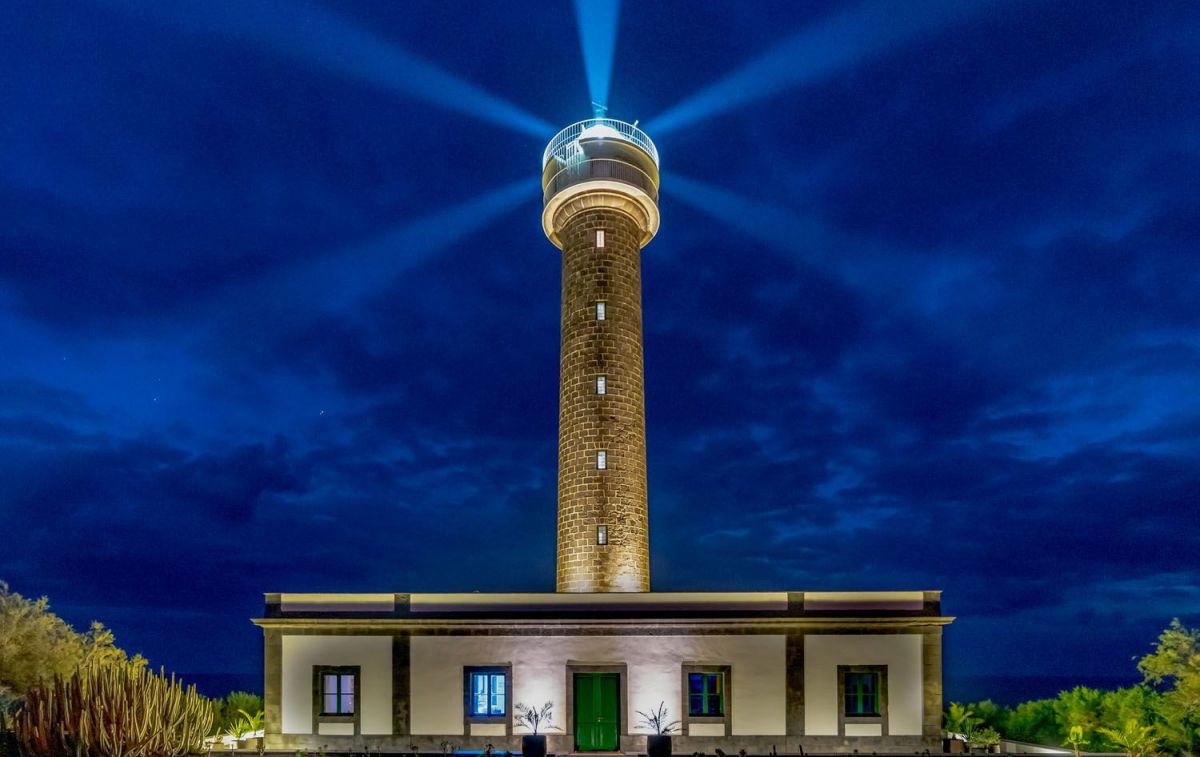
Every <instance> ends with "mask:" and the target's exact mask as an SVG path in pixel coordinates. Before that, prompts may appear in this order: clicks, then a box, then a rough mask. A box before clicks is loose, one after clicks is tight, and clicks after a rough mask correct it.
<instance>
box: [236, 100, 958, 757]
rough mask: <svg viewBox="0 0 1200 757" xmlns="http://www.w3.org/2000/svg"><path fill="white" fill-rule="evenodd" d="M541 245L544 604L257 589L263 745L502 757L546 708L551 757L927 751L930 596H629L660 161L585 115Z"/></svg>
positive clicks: (635, 563) (643, 491) (641, 495)
mask: <svg viewBox="0 0 1200 757" xmlns="http://www.w3.org/2000/svg"><path fill="white" fill-rule="evenodd" d="M542 186H543V189H544V211H543V216H542V225H543V229H544V230H545V232H546V235H547V237H548V238H549V239H550V241H551V242H552V243H553V244H554V245H555V246H557V247H558V248H559V249H561V250H562V260H563V264H562V265H563V268H562V270H563V275H562V333H561V338H562V344H561V347H562V354H561V361H560V394H559V457H558V466H559V471H558V550H557V557H558V566H557V580H556V588H557V591H556V592H555V593H545V594H478V593H473V594H268V595H267V601H266V607H265V611H264V613H263V617H261V618H258V619H256V620H255V621H254V622H255V623H256V624H257V625H258V626H260V627H261V628H262V630H263V635H264V642H265V647H264V649H265V676H264V686H265V692H264V693H265V711H266V718H265V746H266V748H267V749H287V750H306V751H316V750H320V749H323V748H324V749H330V750H334V751H344V750H345V751H369V750H370V749H376V750H383V751H398V752H400V751H402V752H413V751H418V752H436V751H444V750H446V749H451V748H452V749H455V750H458V751H471V750H484V749H486V748H487V747H488V746H489V745H490V746H492V747H493V748H494V749H496V750H501V751H502V750H512V751H519V749H520V741H521V739H520V737H521V736H522V735H524V734H526V733H528V732H529V731H528V729H526V728H523V727H520V726H518V725H517V724H516V718H515V715H516V713H517V712H518V710H519V709H520V708H521V707H522V706H528V707H533V708H537V709H541V708H543V707H544V706H546V705H549V707H550V711H551V713H552V717H551V722H550V724H549V728H543V729H542V732H543V733H546V734H547V736H548V741H549V744H548V746H549V750H550V751H551V752H553V753H559V754H562V753H567V752H610V753H615V752H631V753H638V752H645V751H646V737H647V736H649V735H652V734H653V733H654V732H655V731H654V729H653V727H652V724H651V723H650V722H648V718H647V715H649V714H651V713H654V712H658V711H660V710H662V711H665V715H666V720H667V721H668V722H674V721H678V724H677V726H676V728H675V731H674V733H675V736H676V737H675V743H674V750H675V752H677V753H684V754H688V753H692V752H702V753H712V752H715V751H716V750H717V749H721V750H724V751H725V752H727V753H736V752H738V751H739V750H742V749H744V750H746V751H747V752H749V753H756V754H768V753H773V752H781V753H786V752H792V753H795V752H800V751H802V750H804V751H855V750H856V751H860V752H865V751H871V752H887V751H893V752H912V751H920V750H924V749H934V748H937V747H938V745H939V741H940V736H941V717H942V668H941V650H942V645H941V640H942V628H943V627H944V626H945V625H946V624H948V623H950V622H951V620H952V619H951V618H948V617H945V616H943V615H942V612H941V596H940V593H939V592H935V591H896V592H852V593H841V592H740V593H705V592H700V593H667V592H651V591H650V559H649V531H648V517H647V516H648V498H647V487H646V442H645V438H646V432H645V413H644V399H643V372H642V371H643V363H642V308H641V248H642V247H643V246H644V245H645V244H646V243H648V242H649V241H650V240H651V239H652V238H653V237H654V235H655V233H656V232H657V231H658V225H659V215H658V186H659V173H658V152H657V149H656V148H655V146H654V144H653V143H652V142H651V141H650V139H649V138H648V137H647V136H646V135H645V134H644V133H642V132H641V131H640V130H638V129H637V128H636V127H635V126H631V125H629V124H625V123H622V122H620V121H614V120H611V119H602V118H597V119H590V120H588V121H584V122H580V123H578V124H574V125H572V126H570V127H567V128H566V129H564V130H563V131H562V132H560V133H559V134H558V135H557V136H556V137H555V138H554V139H553V140H552V141H551V142H550V145H549V146H548V147H547V148H546V152H545V155H544V156H543V172H542Z"/></svg>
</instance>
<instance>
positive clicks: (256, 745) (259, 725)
mask: <svg viewBox="0 0 1200 757" xmlns="http://www.w3.org/2000/svg"><path fill="white" fill-rule="evenodd" d="M238 712H239V713H241V715H242V719H241V723H240V727H241V731H242V732H241V734H240V735H239V736H238V741H241V742H244V743H243V744H242V748H243V749H261V747H262V743H263V740H262V736H261V735H260V734H261V733H262V729H263V711H262V710H259V711H258V712H256V713H254V714H253V715H251V714H250V713H248V712H246V711H245V710H241V709H239V710H238Z"/></svg>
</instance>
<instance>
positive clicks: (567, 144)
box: [542, 118, 658, 168]
mask: <svg viewBox="0 0 1200 757" xmlns="http://www.w3.org/2000/svg"><path fill="white" fill-rule="evenodd" d="M593 126H606V127H608V128H609V129H612V130H613V131H615V132H617V133H618V134H620V135H621V138H622V139H626V140H628V141H630V142H632V143H634V144H635V145H637V146H638V147H640V148H642V150H644V151H645V152H646V154H647V155H649V156H650V157H651V158H652V159H653V160H654V165H656V166H657V165H658V148H656V147H655V146H654V143H653V142H651V141H650V137H648V136H646V132H644V131H642V130H641V129H639V128H638V127H636V126H634V125H633V124H627V123H625V122H624V121H618V120H616V119H615V118H589V119H587V120H586V121H579V122H578V123H573V124H571V125H570V126H568V127H567V128H565V129H563V130H562V131H560V132H559V133H558V134H555V135H554V139H552V140H550V144H548V145H546V151H545V152H544V153H542V168H545V167H546V164H547V163H549V162H550V158H555V157H556V158H558V159H559V160H561V161H562V162H564V163H566V162H568V161H570V160H572V159H573V158H575V157H577V155H578V153H579V145H578V144H577V143H576V140H578V139H579V135H580V134H582V133H583V132H584V131H585V130H587V129H590V128H591V127H593Z"/></svg>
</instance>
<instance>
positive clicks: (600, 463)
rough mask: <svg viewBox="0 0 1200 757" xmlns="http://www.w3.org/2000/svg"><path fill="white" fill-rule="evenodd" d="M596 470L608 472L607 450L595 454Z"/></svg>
mask: <svg viewBox="0 0 1200 757" xmlns="http://www.w3.org/2000/svg"><path fill="white" fill-rule="evenodd" d="M596 470H608V450H603V449H602V450H598V451H597V452H596Z"/></svg>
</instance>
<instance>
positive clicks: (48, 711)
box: [15, 665, 213, 757]
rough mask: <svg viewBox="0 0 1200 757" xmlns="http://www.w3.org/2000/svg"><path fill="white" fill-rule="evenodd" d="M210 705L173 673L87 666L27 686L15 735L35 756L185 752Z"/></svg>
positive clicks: (196, 741) (200, 731)
mask: <svg viewBox="0 0 1200 757" xmlns="http://www.w3.org/2000/svg"><path fill="white" fill-rule="evenodd" d="M212 716H213V712H212V706H211V703H210V702H209V701H208V700H207V699H205V698H204V697H202V696H200V695H199V694H197V693H196V689H195V687H194V686H189V687H188V688H187V689H184V688H183V686H182V685H181V684H180V683H178V682H177V681H176V680H175V677H174V676H172V677H171V678H170V679H169V680H168V679H166V678H165V677H163V676H162V675H155V674H154V673H152V672H150V671H148V670H146V669H145V668H142V667H133V666H129V665H89V666H88V667H85V668H83V669H81V670H78V671H76V672H75V673H74V674H72V675H71V676H69V677H67V678H56V679H55V680H54V681H53V682H52V683H50V684H48V685H45V686H39V687H37V688H34V689H31V690H30V691H29V693H28V694H27V695H26V700H25V704H24V706H23V707H22V708H21V709H20V711H18V712H17V716H16V719H15V720H16V732H17V739H18V741H19V743H20V745H21V747H22V750H23V752H24V753H25V754H26V755H36V757H77V756H78V755H84V754H86V755H88V757H184V755H187V754H189V753H190V752H193V751H198V750H199V749H200V745H201V742H202V740H203V738H204V736H205V734H207V733H208V730H209V728H210V727H211V726H212Z"/></svg>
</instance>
